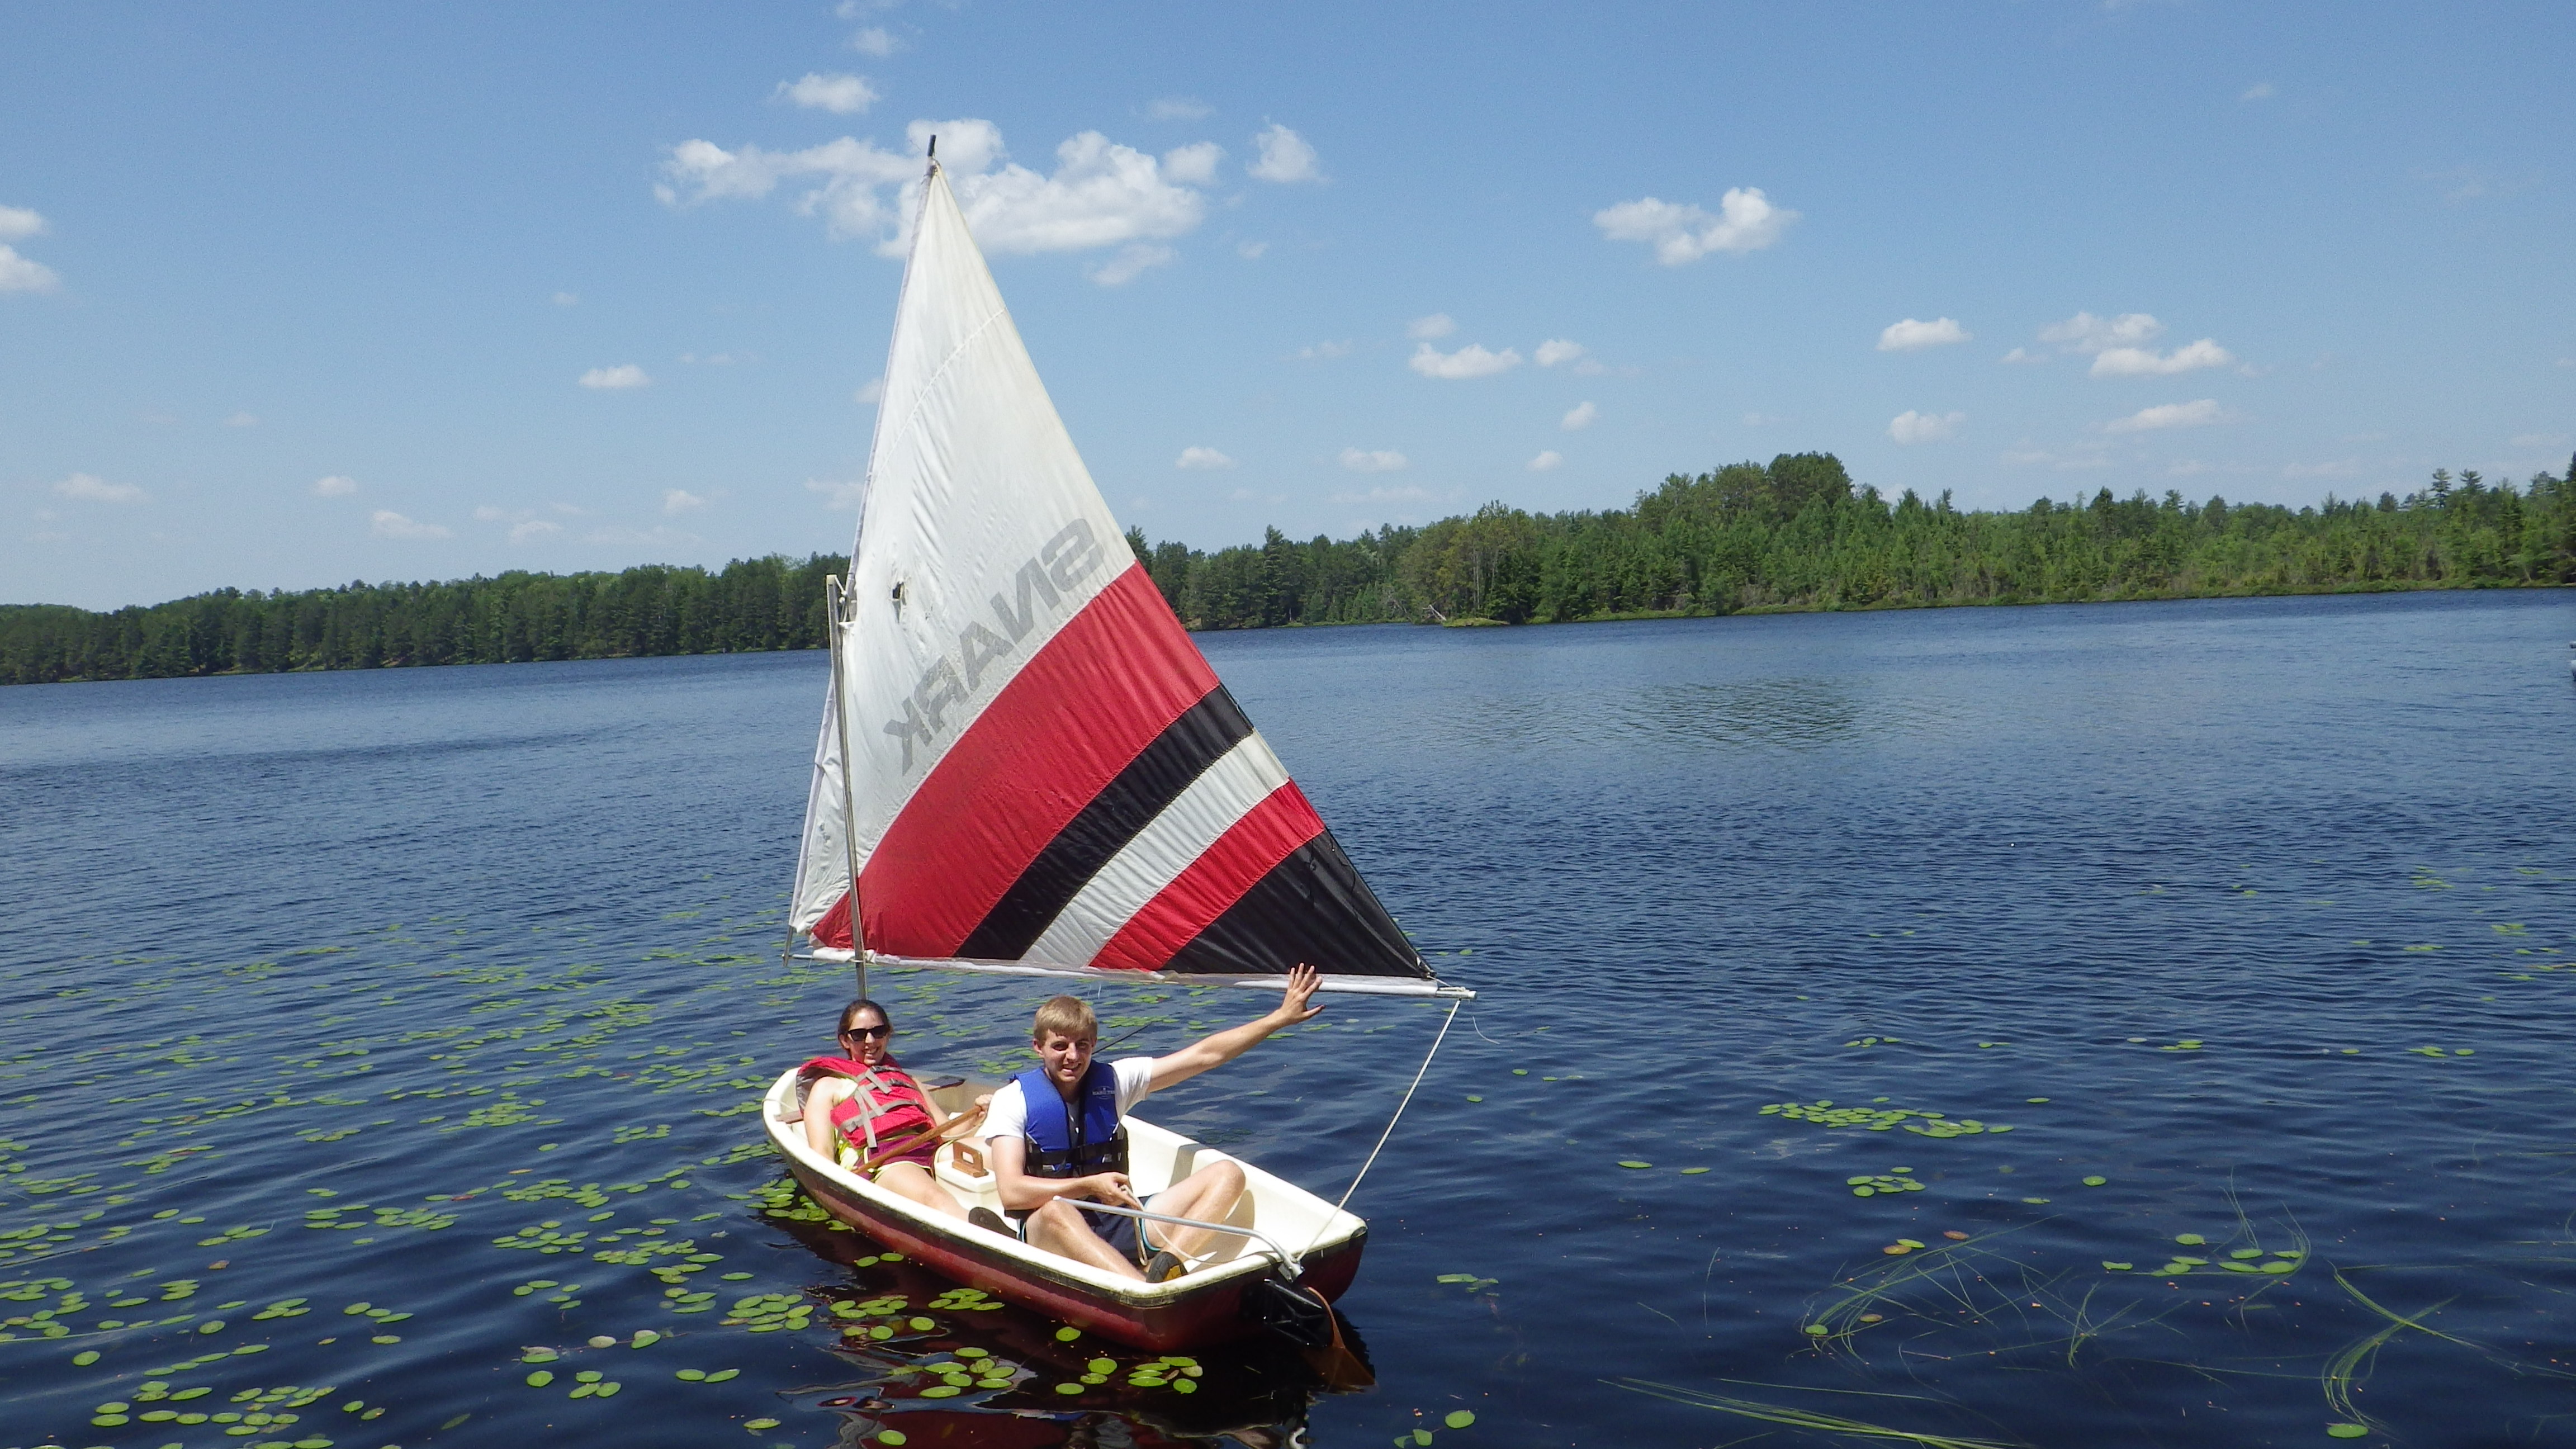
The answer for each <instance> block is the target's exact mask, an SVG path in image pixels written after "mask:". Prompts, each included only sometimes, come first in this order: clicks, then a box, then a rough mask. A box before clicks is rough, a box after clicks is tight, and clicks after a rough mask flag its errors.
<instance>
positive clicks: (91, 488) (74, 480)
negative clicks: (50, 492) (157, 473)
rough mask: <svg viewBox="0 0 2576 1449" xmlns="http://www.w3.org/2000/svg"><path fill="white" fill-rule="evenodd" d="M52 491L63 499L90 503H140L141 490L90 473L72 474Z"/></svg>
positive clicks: (141, 498)
mask: <svg viewBox="0 0 2576 1449" xmlns="http://www.w3.org/2000/svg"><path fill="white" fill-rule="evenodd" d="M54 491H55V492H56V493H59V494H61V495H62V496H64V497H65V498H80V499H86V500H88V501H89V502H92V503H140V502H142V501H143V490H142V489H140V488H137V487H135V486H134V485H133V484H131V483H110V482H108V481H107V480H106V479H104V478H101V477H99V476H97V475H96V474H92V473H74V474H73V475H71V476H70V477H68V478H65V479H63V480H62V481H61V482H59V483H56V484H55V485H54Z"/></svg>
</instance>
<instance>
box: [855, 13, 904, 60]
mask: <svg viewBox="0 0 2576 1449" xmlns="http://www.w3.org/2000/svg"><path fill="white" fill-rule="evenodd" d="M844 18H846V17H844ZM902 48H903V42H901V41H899V40H897V39H895V38H894V36H893V34H892V33H891V32H889V31H888V30H887V29H886V28H885V27H884V26H882V25H871V26H869V27H868V28H867V29H865V30H862V31H860V32H859V33H858V34H856V35H853V36H851V37H850V49H852V50H855V51H857V52H858V53H859V54H861V55H873V56H875V57H877V58H878V59H880V60H882V59H884V58H885V57H887V56H889V55H892V54H894V53H895V52H896V51H898V50H901V49H902Z"/></svg>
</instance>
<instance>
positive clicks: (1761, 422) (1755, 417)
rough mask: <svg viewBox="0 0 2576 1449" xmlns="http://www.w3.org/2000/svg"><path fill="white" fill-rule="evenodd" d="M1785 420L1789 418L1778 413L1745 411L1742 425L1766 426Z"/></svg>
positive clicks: (1749, 426) (1750, 426) (1751, 426)
mask: <svg viewBox="0 0 2576 1449" xmlns="http://www.w3.org/2000/svg"><path fill="white" fill-rule="evenodd" d="M1787 421H1789V420H1788V419H1787V418H1786V417H1783V416H1781V415H1780V414H1778V413H1746V414H1745V415H1744V425H1745V426H1746V427H1748V428H1760V427H1767V426H1769V425H1770V424H1772V423H1785V422H1787Z"/></svg>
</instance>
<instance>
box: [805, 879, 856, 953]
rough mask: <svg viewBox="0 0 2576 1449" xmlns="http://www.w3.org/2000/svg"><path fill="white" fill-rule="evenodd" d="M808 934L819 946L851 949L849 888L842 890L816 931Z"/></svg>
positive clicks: (816, 924)
mask: <svg viewBox="0 0 2576 1449" xmlns="http://www.w3.org/2000/svg"><path fill="white" fill-rule="evenodd" d="M806 934H807V935H809V936H812V937H813V938H814V944H815V945H817V946H837V947H839V948H840V949H842V950H844V951H846V950H848V949H850V890H849V887H847V886H843V887H842V888H841V897H840V899H839V900H836V901H834V902H832V908H831V909H830V910H828V911H825V912H824V913H823V919H821V920H819V921H816V922H815V923H814V929H812V930H811V931H808V932H806Z"/></svg>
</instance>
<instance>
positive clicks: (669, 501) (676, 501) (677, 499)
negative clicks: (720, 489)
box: [662, 488, 707, 516]
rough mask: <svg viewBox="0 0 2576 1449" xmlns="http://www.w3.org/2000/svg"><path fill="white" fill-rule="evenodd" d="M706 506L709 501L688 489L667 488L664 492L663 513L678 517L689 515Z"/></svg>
mask: <svg viewBox="0 0 2576 1449" xmlns="http://www.w3.org/2000/svg"><path fill="white" fill-rule="evenodd" d="M706 506H707V500H705V499H703V498H700V497H699V496H698V495H696V494H695V493H692V492H690V491H689V490H688V489H686V488H665V489H663V490H662V511H663V512H664V513H668V514H672V515H675V516H676V515H678V514H682V513H687V512H689V511H690V510H692V509H697V508H704V507H706Z"/></svg>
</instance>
